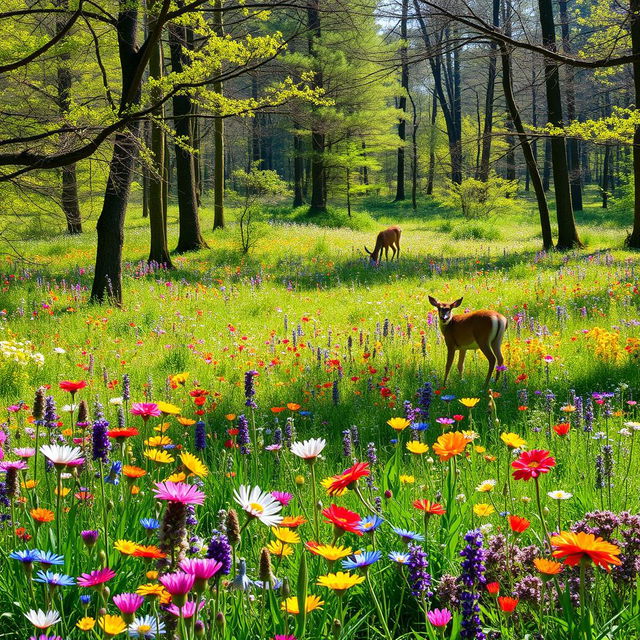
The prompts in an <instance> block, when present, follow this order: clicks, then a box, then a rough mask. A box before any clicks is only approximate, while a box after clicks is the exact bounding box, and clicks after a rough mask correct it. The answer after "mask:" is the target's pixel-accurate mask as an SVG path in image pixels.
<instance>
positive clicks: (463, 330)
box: [429, 296, 508, 389]
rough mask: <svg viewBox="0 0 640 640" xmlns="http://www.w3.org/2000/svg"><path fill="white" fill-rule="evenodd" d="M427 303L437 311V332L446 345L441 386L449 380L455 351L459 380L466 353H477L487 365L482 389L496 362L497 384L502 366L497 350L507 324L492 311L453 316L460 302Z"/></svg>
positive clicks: (431, 300)
mask: <svg viewBox="0 0 640 640" xmlns="http://www.w3.org/2000/svg"><path fill="white" fill-rule="evenodd" d="M429 302H430V303H431V304H432V305H433V306H434V307H435V308H436V309H437V310H438V319H439V321H440V330H441V331H442V335H443V336H444V341H445V344H446V345H447V364H446V366H445V371H444V383H443V384H444V385H446V384H447V378H448V377H449V371H450V370H451V365H452V364H453V360H454V358H455V355H456V351H459V352H460V355H459V356H458V371H459V372H460V376H461V377H462V374H463V372H464V358H465V356H466V355H467V351H468V350H469V349H473V350H475V349H480V351H482V353H483V354H484V357H485V358H486V359H487V360H488V361H489V371H488V372H487V379H486V380H485V382H484V387H485V389H486V388H487V387H488V385H489V381H490V380H491V376H492V374H493V370H494V368H495V366H496V362H497V363H498V371H497V372H496V382H497V381H498V378H499V377H500V373H501V371H502V369H501V367H502V364H503V362H504V358H503V357H502V351H501V350H500V346H501V344H502V338H503V336H504V332H505V331H506V330H507V325H508V320H507V319H506V318H505V317H504V316H503V315H502V314H501V313H498V312H497V311H491V310H480V311H472V312H470V313H461V314H459V315H453V313H452V311H453V309H456V308H457V307H459V306H460V304H461V303H462V298H459V299H458V300H456V301H455V302H438V301H437V300H436V299H435V298H434V297H432V296H429Z"/></svg>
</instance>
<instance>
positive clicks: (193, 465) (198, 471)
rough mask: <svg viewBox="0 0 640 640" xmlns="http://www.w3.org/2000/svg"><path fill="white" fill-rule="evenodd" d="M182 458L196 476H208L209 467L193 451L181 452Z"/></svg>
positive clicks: (183, 462)
mask: <svg viewBox="0 0 640 640" xmlns="http://www.w3.org/2000/svg"><path fill="white" fill-rule="evenodd" d="M180 460H181V462H182V464H183V465H184V466H185V467H186V468H187V469H188V470H189V471H191V473H193V475H194V476H198V477H199V478H206V477H207V476H208V475H209V469H207V466H206V465H205V464H204V462H201V461H200V459H199V458H196V456H194V455H193V454H192V453H187V452H185V453H181V454H180Z"/></svg>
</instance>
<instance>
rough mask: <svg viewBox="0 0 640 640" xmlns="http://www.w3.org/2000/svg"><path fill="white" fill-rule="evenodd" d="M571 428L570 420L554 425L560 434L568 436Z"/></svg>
mask: <svg viewBox="0 0 640 640" xmlns="http://www.w3.org/2000/svg"><path fill="white" fill-rule="evenodd" d="M569 429H571V424H570V423H568V422H561V423H560V424H556V425H554V426H553V430H554V431H555V432H556V433H557V434H558V435H559V436H566V435H567V433H569Z"/></svg>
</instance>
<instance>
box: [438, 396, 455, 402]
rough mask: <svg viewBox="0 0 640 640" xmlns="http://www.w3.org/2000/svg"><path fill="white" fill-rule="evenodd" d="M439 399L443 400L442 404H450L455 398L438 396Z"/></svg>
mask: <svg viewBox="0 0 640 640" xmlns="http://www.w3.org/2000/svg"><path fill="white" fill-rule="evenodd" d="M440 399H441V400H443V401H444V402H451V401H452V400H455V399H456V397H455V396H453V395H446V396H440Z"/></svg>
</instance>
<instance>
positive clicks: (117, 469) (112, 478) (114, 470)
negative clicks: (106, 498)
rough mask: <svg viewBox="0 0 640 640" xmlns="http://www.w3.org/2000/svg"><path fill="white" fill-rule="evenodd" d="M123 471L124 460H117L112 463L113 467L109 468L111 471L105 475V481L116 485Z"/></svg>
mask: <svg viewBox="0 0 640 640" xmlns="http://www.w3.org/2000/svg"><path fill="white" fill-rule="evenodd" d="M121 472H122V462H120V460H117V461H116V462H114V463H113V464H112V465H111V469H110V470H109V473H108V474H107V476H106V477H105V479H104V481H105V482H108V483H109V484H113V485H116V486H117V485H119V484H120V473H121Z"/></svg>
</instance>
